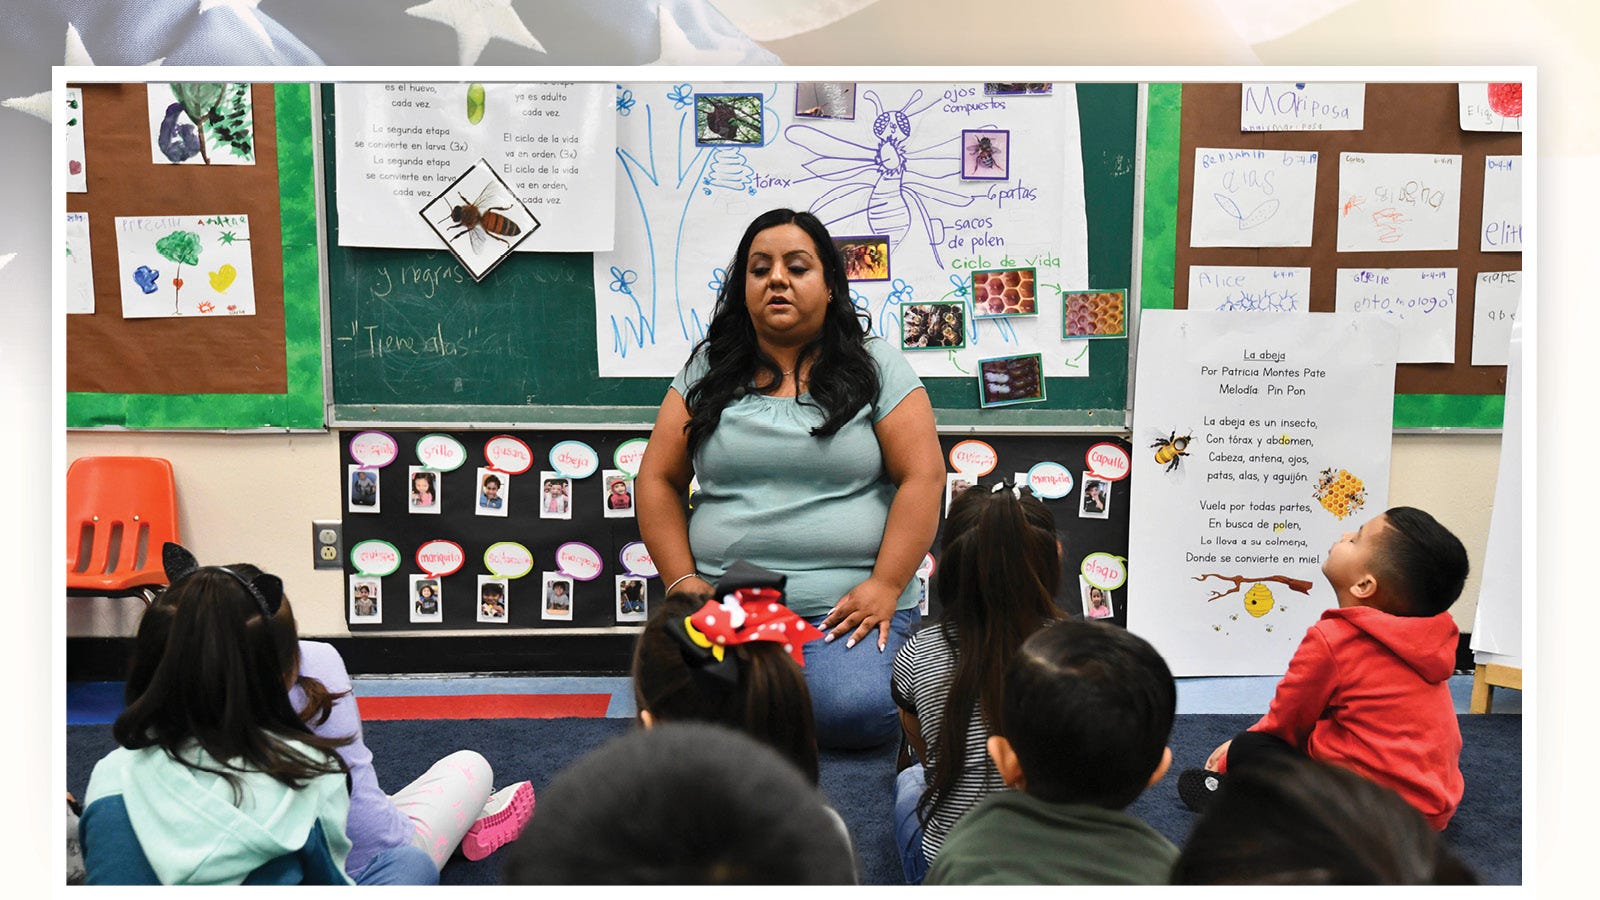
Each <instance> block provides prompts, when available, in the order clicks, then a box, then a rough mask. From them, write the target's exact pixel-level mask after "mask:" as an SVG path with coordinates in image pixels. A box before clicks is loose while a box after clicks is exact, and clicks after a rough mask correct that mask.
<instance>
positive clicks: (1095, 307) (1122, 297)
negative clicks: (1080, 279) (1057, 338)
mask: <svg viewBox="0 0 1600 900" xmlns="http://www.w3.org/2000/svg"><path fill="white" fill-rule="evenodd" d="M1061 304H1062V309H1061V336H1062V337H1063V338H1100V337H1127V335H1128V315H1127V295H1126V294H1125V293H1124V292H1122V291H1062V292H1061Z"/></svg>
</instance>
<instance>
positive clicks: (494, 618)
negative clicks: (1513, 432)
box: [478, 575, 506, 625]
mask: <svg viewBox="0 0 1600 900" xmlns="http://www.w3.org/2000/svg"><path fill="white" fill-rule="evenodd" d="M478 621H479V622H493V623H495V624H497V625H499V624H504V623H505V622H506V583H505V582H504V581H500V580H498V579H495V578H491V577H489V576H487V575H479V576H478Z"/></svg>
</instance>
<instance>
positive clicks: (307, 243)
mask: <svg viewBox="0 0 1600 900" xmlns="http://www.w3.org/2000/svg"><path fill="white" fill-rule="evenodd" d="M75 86H77V87H81V88H82V90H83V107H84V115H83V120H84V126H83V128H84V131H83V134H84V154H85V161H86V166H85V175H86V184H87V188H88V189H87V192H85V193H68V194H67V201H66V206H67V210H68V211H69V212H85V213H88V216H89V234H90V245H91V270H92V271H93V273H94V301H95V303H94V308H95V311H94V313H92V314H75V315H68V316H67V318H66V352H67V363H68V364H67V391H68V395H67V421H68V425H69V427H91V426H100V425H112V426H125V427H135V428H202V429H204V428H318V427H321V425H322V416H323V410H322V364H321V349H320V345H321V324H320V319H319V312H318V304H319V296H318V291H319V289H318V283H319V278H318V275H317V250H316V221H315V200H314V187H313V178H314V175H313V169H312V152H311V128H310V107H309V104H310V93H309V89H308V87H307V86H306V85H304V84H299V85H294V84H285V85H276V86H275V85H271V84H255V85H252V86H251V88H250V98H251V107H252V116H253V119H254V133H255V138H254V149H255V164H254V165H169V164H165V163H154V162H152V161H151V160H152V154H151V137H150V125H149V113H148V99H147V98H148V93H147V88H146V86H145V85H144V84H142V83H139V84H83V85H75ZM239 214H243V215H245V216H248V222H249V232H248V234H249V243H250V249H249V259H250V266H251V269H252V282H253V287H254V296H255V313H254V315H237V316H196V315H189V316H175V317H170V318H124V316H123V310H122V300H121V296H122V294H121V279H125V278H127V277H129V273H124V272H121V271H119V268H120V266H119V259H118V234H117V224H116V220H117V218H118V217H134V216H178V215H194V216H211V215H239ZM180 271H181V272H182V274H184V275H185V276H187V277H188V278H193V279H196V280H197V281H198V280H200V279H204V278H206V277H207V276H206V271H205V266H204V265H201V266H197V267H194V268H192V269H189V270H187V271H184V270H180ZM189 272H193V274H192V275H191V274H189ZM286 286H287V290H286Z"/></svg>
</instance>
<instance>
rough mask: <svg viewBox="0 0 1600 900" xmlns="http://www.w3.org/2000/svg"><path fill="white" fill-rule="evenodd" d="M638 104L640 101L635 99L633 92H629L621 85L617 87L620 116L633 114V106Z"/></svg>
mask: <svg viewBox="0 0 1600 900" xmlns="http://www.w3.org/2000/svg"><path fill="white" fill-rule="evenodd" d="M636 102H638V101H636V100H634V99H633V91H631V90H629V89H628V88H625V87H623V86H622V85H620V84H619V85H617V112H618V114H620V115H624V116H626V115H630V114H632V112H633V105H634V104H635V103H636Z"/></svg>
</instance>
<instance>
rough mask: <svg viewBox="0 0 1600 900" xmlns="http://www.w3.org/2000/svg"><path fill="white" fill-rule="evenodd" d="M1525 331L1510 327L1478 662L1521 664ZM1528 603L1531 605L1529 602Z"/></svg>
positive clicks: (1475, 638)
mask: <svg viewBox="0 0 1600 900" xmlns="http://www.w3.org/2000/svg"><path fill="white" fill-rule="evenodd" d="M1522 366H1523V354H1522V326H1521V324H1520V323H1519V324H1516V325H1513V326H1512V329H1511V336H1510V351H1509V354H1508V362H1507V366H1506V415H1505V421H1504V426H1503V430H1502V432H1501V435H1500V472H1499V475H1498V477H1497V478H1496V480H1495V485H1494V508H1493V509H1492V510H1490V512H1489V540H1488V544H1487V546H1485V548H1484V551H1483V582H1482V584H1480V585H1479V587H1478V612H1477V614H1476V615H1475V616H1474V617H1473V620H1472V649H1473V656H1474V659H1475V661H1476V662H1478V663H1482V664H1488V663H1495V664H1497V665H1502V666H1518V667H1520V666H1521V665H1522V612H1523V594H1522V557H1523V546H1522V430H1523V424H1522ZM1529 602H1532V600H1531V598H1529Z"/></svg>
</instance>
